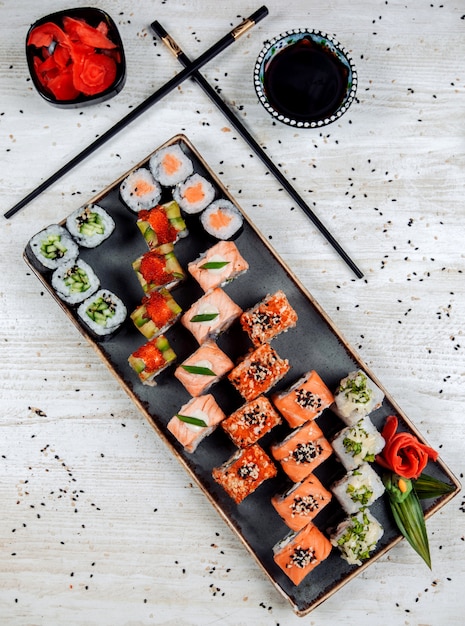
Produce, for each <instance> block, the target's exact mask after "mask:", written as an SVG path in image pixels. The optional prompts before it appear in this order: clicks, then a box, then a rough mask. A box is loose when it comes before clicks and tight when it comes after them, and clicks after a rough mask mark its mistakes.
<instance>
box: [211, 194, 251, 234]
mask: <svg viewBox="0 0 465 626" xmlns="http://www.w3.org/2000/svg"><path fill="white" fill-rule="evenodd" d="M200 221H201V223H202V226H203V228H204V229H205V231H206V232H207V233H208V234H209V235H211V236H212V237H214V238H215V239H222V240H225V241H226V240H228V239H232V238H233V237H235V236H236V235H237V234H238V233H239V231H240V230H241V229H242V225H243V222H244V219H243V216H242V214H241V212H240V211H239V209H238V208H237V207H236V206H235V205H234V204H233V203H232V202H230V201H229V200H224V199H223V200H215V202H212V203H211V204H210V206H209V207H208V208H207V209H206V210H205V211H204V212H203V213H202V215H201V216H200Z"/></svg>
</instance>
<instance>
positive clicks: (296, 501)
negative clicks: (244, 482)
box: [271, 474, 332, 530]
mask: <svg viewBox="0 0 465 626" xmlns="http://www.w3.org/2000/svg"><path fill="white" fill-rule="evenodd" d="M331 499H332V494H331V492H330V491H328V490H327V489H325V487H323V485H322V484H321V482H320V481H319V480H318V478H317V477H316V476H315V475H314V474H310V475H309V476H307V478H305V479H304V480H303V481H302V482H300V483H296V484H295V485H293V486H292V487H291V488H290V489H288V490H287V491H286V493H284V494H282V495H278V494H276V495H275V496H273V497H272V498H271V504H272V505H273V506H274V508H275V509H276V511H277V512H278V513H279V515H280V516H281V517H282V519H283V520H284V522H285V523H286V524H287V525H288V526H289V528H291V529H292V530H301V529H302V528H303V527H304V526H306V525H307V524H308V522H310V521H311V520H312V519H313V518H314V517H316V516H317V515H318V513H319V512H320V511H321V510H322V509H324V507H325V506H326V505H327V504H329V503H330V502H331Z"/></svg>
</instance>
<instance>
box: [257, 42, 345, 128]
mask: <svg viewBox="0 0 465 626" xmlns="http://www.w3.org/2000/svg"><path fill="white" fill-rule="evenodd" d="M347 75H348V69H347V67H346V66H345V65H344V64H343V63H342V62H341V61H340V60H339V59H338V58H337V57H336V55H335V54H334V53H333V52H331V50H329V49H327V48H324V47H321V46H319V45H316V44H315V43H314V42H313V41H312V40H311V39H307V38H304V39H301V40H300V41H298V42H297V43H295V44H292V45H290V46H287V48H284V49H283V50H281V51H280V52H278V53H277V54H276V55H275V56H274V57H273V58H272V59H271V61H270V64H269V66H268V68H267V70H266V72H265V77H264V88H265V92H266V95H267V98H268V100H269V103H270V104H271V106H272V107H273V108H274V109H276V110H277V111H278V112H279V113H282V114H284V115H287V116H288V117H290V118H292V119H296V120H302V121H303V120H319V119H322V118H324V117H326V116H328V115H331V114H332V113H334V111H336V109H337V108H338V107H339V105H340V104H341V102H342V100H343V98H344V95H345V92H346V88H347Z"/></svg>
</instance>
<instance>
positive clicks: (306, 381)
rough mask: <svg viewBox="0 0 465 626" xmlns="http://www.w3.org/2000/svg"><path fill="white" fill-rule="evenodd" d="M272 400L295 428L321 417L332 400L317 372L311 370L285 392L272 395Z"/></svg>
mask: <svg viewBox="0 0 465 626" xmlns="http://www.w3.org/2000/svg"><path fill="white" fill-rule="evenodd" d="M272 400H273V404H274V405H275V407H276V408H277V409H278V411H279V412H280V413H281V414H282V415H283V416H284V417H285V418H286V420H287V422H288V424H289V426H290V427H291V428H296V427H297V426H300V425H301V424H304V423H305V422H306V421H307V420H313V419H315V418H316V417H318V416H319V415H321V413H322V412H323V410H324V409H325V408H327V407H329V406H330V405H331V404H332V402H333V400H334V398H333V394H332V393H331V391H330V390H329V389H328V387H327V386H326V385H325V383H324V382H323V380H322V379H321V378H320V376H319V375H318V374H317V372H315V370H311V371H310V372H307V373H306V374H304V375H303V376H302V377H301V378H299V380H297V382H295V383H294V384H293V385H292V386H291V387H289V388H288V389H286V390H285V391H282V392H280V393H276V394H274V395H273V397H272Z"/></svg>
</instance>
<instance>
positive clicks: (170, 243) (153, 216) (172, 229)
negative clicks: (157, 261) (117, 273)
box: [136, 201, 187, 254]
mask: <svg viewBox="0 0 465 626" xmlns="http://www.w3.org/2000/svg"><path fill="white" fill-rule="evenodd" d="M136 224H137V227H138V228H139V230H140V232H141V233H142V235H143V237H144V239H145V241H146V243H147V245H148V247H149V249H150V250H158V251H159V252H161V253H163V254H166V253H168V252H171V251H172V250H173V248H174V244H175V243H176V242H177V241H178V239H180V238H181V237H186V236H187V228H186V222H185V221H184V219H183V218H182V216H181V211H180V209H179V206H178V204H177V203H176V202H174V201H172V202H167V203H166V204H159V205H157V206H156V207H153V208H152V209H148V210H145V209H143V210H141V211H139V213H138V214H137V222H136Z"/></svg>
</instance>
